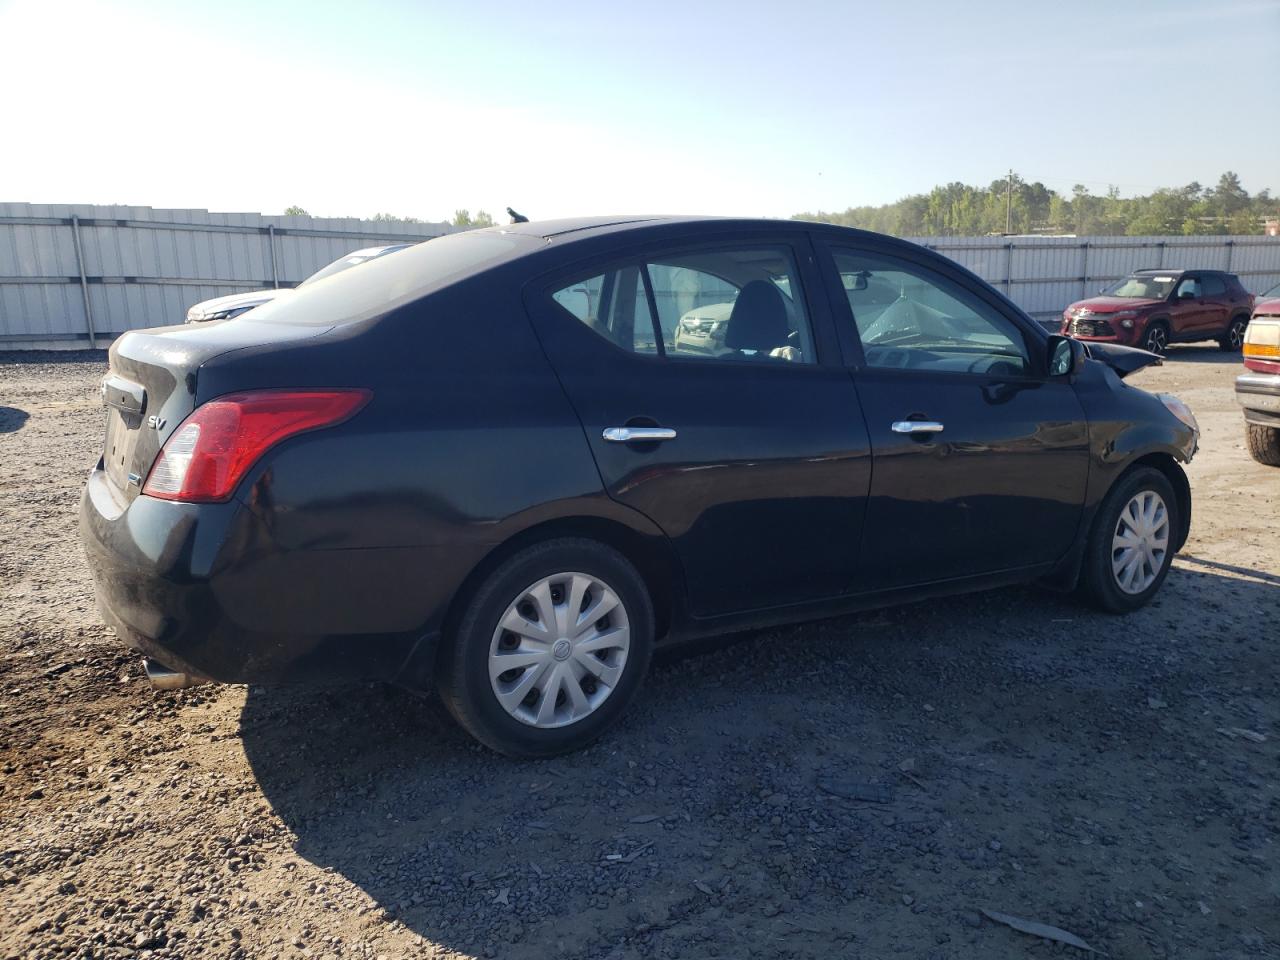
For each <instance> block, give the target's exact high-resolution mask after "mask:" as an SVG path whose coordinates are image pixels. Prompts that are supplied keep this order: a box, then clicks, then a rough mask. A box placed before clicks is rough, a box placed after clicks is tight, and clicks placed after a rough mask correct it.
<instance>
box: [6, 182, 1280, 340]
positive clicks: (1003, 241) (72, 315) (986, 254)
mask: <svg viewBox="0 0 1280 960" xmlns="http://www.w3.org/2000/svg"><path fill="white" fill-rule="evenodd" d="M77 229H78V232H79V242H80V250H81V253H82V255H83V256H82V257H81V256H77V250H76V234H77ZM454 229H456V228H454V227H452V226H450V225H448V224H444V223H383V222H376V221H370V220H351V219H336V218H321V217H290V216H264V215H262V214H259V213H211V212H209V211H208V210H167V209H166V210H161V209H153V208H151V207H129V206H91V205H85V204H72V205H69V204H27V203H0V349H4V348H6V347H9V348H13V347H29V346H52V345H59V344H61V345H66V346H83V345H87V344H88V342H89V329H90V320H91V319H92V325H93V328H94V330H95V331H96V332H97V333H98V334H99V335H100V337H101V339H102V340H103V341H104V342H105V341H107V340H109V339H110V338H111V337H113V336H115V335H116V334H119V333H122V332H124V331H126V330H134V329H139V328H142V327H154V326H160V325H164V324H170V323H180V322H181V321H182V320H183V319H184V317H185V314H186V310H187V307H189V306H190V305H191V304H193V303H197V302H199V301H201V300H207V299H209V298H211V297H217V296H223V295H225V294H230V293H239V292H244V291H249V290H257V289H261V288H263V287H270V286H272V285H273V284H276V283H278V284H279V285H280V286H294V285H296V284H297V283H299V282H300V281H302V280H304V279H305V278H306V277H308V276H309V275H310V274H312V273H314V272H315V271H316V270H317V269H319V268H320V267H322V266H324V265H325V264H326V263H329V262H331V261H333V260H336V259H337V258H338V257H341V256H343V255H344V254H346V253H350V252H351V251H352V250H355V249H358V248H360V247H367V246H375V245H378V244H385V243H393V242H396V241H397V240H404V241H408V242H414V241H417V240H425V239H429V238H431V237H436V236H440V235H441V234H444V233H449V232H452V231H453V230H454ZM915 242H916V243H919V244H922V245H924V246H926V247H929V248H930V249H933V250H937V251H938V252H940V253H942V254H944V255H945V256H947V257H950V258H951V259H953V260H955V261H956V262H957V263H960V264H962V265H963V266H965V267H967V268H969V269H970V270H972V271H973V272H974V273H976V274H978V276H980V277H982V278H983V279H985V280H987V281H988V282H990V283H992V284H994V285H995V286H996V287H998V288H999V289H1000V290H1002V291H1003V292H1004V293H1005V294H1007V295H1008V296H1009V298H1010V299H1012V300H1013V301H1014V302H1015V303H1016V304H1018V305H1019V306H1020V307H1022V309H1024V310H1026V311H1027V312H1028V313H1029V314H1031V315H1032V316H1033V317H1035V318H1036V319H1038V320H1041V321H1043V322H1046V323H1049V322H1052V321H1053V320H1054V319H1055V318H1056V317H1058V316H1059V315H1060V314H1061V312H1062V310H1063V308H1064V307H1066V305H1067V304H1069V303H1071V302H1072V301H1073V300H1078V299H1081V298H1082V297H1087V296H1091V295H1093V294H1095V293H1097V291H1098V289H1099V288H1100V287H1102V286H1103V285H1105V284H1107V283H1110V282H1111V281H1113V280H1116V279H1119V278H1120V277H1122V276H1124V275H1125V274H1127V273H1129V272H1130V271H1132V270H1136V269H1141V268H1143V267H1157V268H1158V267H1167V268H1171V269H1172V268H1175V267H1200V268H1205V269H1219V270H1230V271H1232V272H1233V273H1236V274H1238V275H1239V276H1240V279H1241V281H1242V282H1243V283H1244V285H1245V287H1246V288H1248V289H1249V290H1251V291H1252V292H1254V293H1260V292H1262V291H1264V290H1267V289H1269V288H1270V287H1272V286H1274V285H1276V284H1277V283H1280V238H1276V237H1262V236H1249V237H1221V236H1212V237H1180V236H1179V237H1034V236H1027V237H918V238H915ZM82 267H83V277H84V279H83V281H82V279H81V273H82ZM86 299H87V301H88V304H89V308H90V311H91V313H92V317H90V316H87V315H86V312H85V301H86Z"/></svg>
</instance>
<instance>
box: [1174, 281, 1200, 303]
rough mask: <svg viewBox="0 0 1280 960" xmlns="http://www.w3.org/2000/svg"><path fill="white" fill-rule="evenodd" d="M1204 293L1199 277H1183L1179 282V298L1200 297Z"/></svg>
mask: <svg viewBox="0 0 1280 960" xmlns="http://www.w3.org/2000/svg"><path fill="white" fill-rule="evenodd" d="M1203 295H1204V294H1203V293H1202V292H1201V290H1200V280H1199V278H1197V277H1183V278H1182V282H1181V283H1179V284H1178V299H1180V300H1181V299H1199V298H1200V297H1202V296H1203Z"/></svg>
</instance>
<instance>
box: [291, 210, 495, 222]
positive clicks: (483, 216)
mask: <svg viewBox="0 0 1280 960" xmlns="http://www.w3.org/2000/svg"><path fill="white" fill-rule="evenodd" d="M284 212H285V216H294V217H309V216H311V214H310V213H308V212H307V211H306V210H304V209H303V208H302V207H299V206H297V205H294V206H292V207H286V208H285V211H284ZM369 219H370V220H373V221H374V222H375V223H426V221H425V220H423V219H422V218H421V217H399V216H396V215H395V214H394V213H375V214H374V215H373V216H372V217H369ZM449 222H450V223H451V224H452V225H453V226H455V227H492V226H493V225H494V223H495V221H494V219H493V217H492V216H490V215H489V214H487V213H485V212H484V211H483V210H477V211H476V214H475V216H472V215H471V211H470V210H466V209H460V210H455V211H453V219H452V220H450V221H449Z"/></svg>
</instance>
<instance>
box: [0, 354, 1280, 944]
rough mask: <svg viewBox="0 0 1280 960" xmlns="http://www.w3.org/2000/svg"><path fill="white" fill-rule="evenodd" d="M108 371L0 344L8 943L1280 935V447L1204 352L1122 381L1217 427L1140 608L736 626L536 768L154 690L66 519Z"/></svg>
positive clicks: (304, 696) (468, 750)
mask: <svg viewBox="0 0 1280 960" xmlns="http://www.w3.org/2000/svg"><path fill="white" fill-rule="evenodd" d="M103 365H104V361H103V357H102V355H85V354H80V355H76V356H63V357H54V356H51V355H28V356H21V357H15V356H13V355H10V356H3V355H0V650H2V651H3V656H2V660H0V765H2V767H3V771H4V777H3V785H2V787H0V790H2V792H0V956H3V957H14V958H17V957H23V958H38V957H126V956H127V957H133V956H139V957H147V956H153V957H202V956H203V957H255V958H257V957H284V958H292V957H325V956H342V957H348V956H351V957H370V958H373V957H386V958H394V957H410V956H413V957H419V956H426V957H435V956H441V957H443V956H448V957H454V956H459V955H462V956H485V957H492V956H498V957H516V958H524V957H528V958H533V957H549V956H555V957H565V958H610V960H615V958H624V957H627V958H630V957H637V958H638V957H659V958H665V957H704V956H711V957H717V956H718V957H732V958H739V957H831V956H841V957H865V958H880V957H888V956H890V955H902V956H906V957H921V958H934V957H939V958H941V957H956V958H959V957H964V958H971V957H1019V956H1032V957H1035V956H1047V955H1050V954H1055V953H1059V952H1061V951H1064V950H1065V951H1066V952H1069V953H1074V952H1076V951H1075V950H1073V949H1071V948H1064V947H1061V946H1055V945H1053V944H1051V943H1050V941H1047V940H1042V939H1039V938H1036V937H1034V936H1028V935H1026V934H1023V933H1019V932H1015V931H1014V930H1012V929H1010V928H1009V927H1007V926H1004V925H1001V924H998V923H995V922H992V921H991V920H990V919H987V918H986V917H984V916H983V914H982V913H981V911H983V910H993V911H1001V912H1004V913H1008V914H1014V915H1017V916H1019V917H1023V918H1026V919H1031V920H1037V921H1040V922H1044V923H1049V924H1053V925H1055V926H1057V927H1061V928H1064V929H1065V930H1068V931H1070V932H1072V933H1074V934H1075V935H1077V936H1079V937H1081V938H1083V939H1085V940H1087V941H1088V943H1089V944H1091V945H1092V946H1093V947H1095V948H1097V949H1098V950H1101V951H1105V952H1107V953H1108V954H1110V955H1111V956H1113V957H1209V956H1213V957H1260V956H1269V957H1278V956H1280V846H1278V845H1277V838H1278V837H1280V801H1278V795H1277V759H1278V756H1280V722H1278V721H1280V683H1278V682H1277V678H1278V677H1280V667H1278V666H1277V646H1278V641H1280V470H1275V469H1268V468H1265V467H1262V466H1259V465H1257V464H1255V463H1253V462H1252V461H1251V460H1249V458H1248V455H1247V453H1246V452H1245V449H1244V444H1243V436H1242V427H1241V418H1240V412H1239V410H1238V409H1237V407H1236V406H1235V403H1234V400H1233V398H1232V395H1231V381H1232V378H1233V377H1234V376H1235V374H1236V371H1237V364H1236V363H1234V362H1231V361H1230V360H1229V359H1227V358H1224V357H1223V355H1221V354H1219V353H1217V352H1216V351H1215V350H1212V349H1209V348H1201V347H1186V348H1181V349H1177V348H1175V350H1174V351H1173V355H1172V357H1171V358H1170V362H1169V363H1168V364H1167V365H1166V366H1164V367H1163V368H1160V369H1156V370H1151V371H1145V372H1143V373H1142V374H1140V375H1139V376H1138V377H1137V378H1136V381H1137V382H1139V383H1141V384H1142V385H1143V386H1145V387H1148V388H1152V387H1155V388H1159V389H1165V390H1171V391H1174V392H1176V393H1178V394H1179V395H1180V396H1182V397H1183V398H1184V399H1186V400H1187V401H1188V402H1189V403H1190V404H1191V406H1192V408H1193V409H1194V410H1195V411H1196V413H1197V414H1198V416H1199V417H1200V421H1201V425H1202V427H1203V429H1204V438H1203V442H1202V450H1201V453H1200V455H1199V456H1198V457H1197V459H1196V461H1195V462H1194V463H1193V464H1192V465H1191V466H1190V468H1189V473H1190V476H1191V483H1192V487H1193V490H1194V495H1195V505H1196V513H1195V517H1194V522H1193V526H1192V533H1191V540H1190V542H1189V543H1188V544H1187V546H1186V549H1185V551H1184V553H1183V555H1182V556H1181V557H1179V559H1178V560H1177V561H1176V563H1175V565H1174V569H1173V571H1172V573H1171V574H1170V576H1169V579H1168V581H1167V583H1166V585H1165V588H1164V591H1163V593H1162V594H1161V596H1160V598H1159V600H1158V601H1157V602H1156V603H1155V604H1154V605H1152V606H1151V607H1149V608H1148V609H1146V610H1144V611H1142V612H1140V613H1138V614H1135V615H1132V616H1130V617H1127V618H1113V617H1109V616H1104V615H1101V614H1096V613H1093V612H1090V611H1088V610H1085V609H1083V608H1081V607H1078V606H1076V605H1075V604H1074V603H1073V602H1071V601H1070V600H1069V599H1066V598H1061V597H1058V596H1055V595H1052V594H1047V593H1043V592H1040V591H1038V590H1034V589H1011V590H1003V591H998V592H993V593H987V594H983V595H979V596H973V597H968V598H963V599H957V600H946V601H941V602H931V603H924V604H917V605H915V606H911V607H906V608H898V609H893V610H888V611H883V612H878V613H872V614H867V615H864V616H858V617H851V618H845V619H842V620H837V621H829V622H825V623H821V624H815V625H809V626H804V627H795V628H789V629H785V630H777V631H770V632H765V633H760V634H756V635H752V636H750V637H746V638H743V639H741V640H740V641H739V642H736V643H733V644H729V645H723V646H720V647H719V648H717V649H716V650H714V651H712V652H703V653H700V654H698V655H695V656H686V657H684V658H681V659H679V660H669V662H666V663H664V664H663V665H661V666H659V668H658V669H657V671H656V673H655V675H654V676H653V677H652V679H651V680H650V682H649V684H648V686H647V688H646V690H645V692H644V693H642V695H641V697H640V699H639V702H638V704H637V706H636V708H635V709H633V710H632V711H631V713H630V714H629V716H628V717H627V719H626V721H625V722H624V723H623V724H622V726H621V728H620V729H619V730H617V731H616V732H615V733H613V734H612V735H611V736H608V737H607V738H606V739H605V740H604V741H602V742H601V743H599V744H597V745H596V746H594V747H592V748H591V749H589V750H587V751H585V752H583V753H579V754H577V755H574V756H570V757H567V758H562V759H558V760H554V761H546V762H539V763H516V762H511V761H507V760H503V759H500V758H498V757H495V756H494V755H492V754H490V753H488V752H486V751H485V750H483V749H481V748H479V747H477V746H475V745H473V744H472V743H471V742H470V741H469V740H468V739H467V738H466V737H465V736H464V735H463V734H462V733H461V732H460V731H459V730H457V729H456V728H455V727H454V726H453V725H452V723H450V722H449V721H448V720H447V719H446V717H445V716H444V714H443V711H442V710H441V709H440V708H439V707H438V706H437V705H435V704H434V703H432V702H430V701H420V700H416V699H414V698H412V697H410V696H408V695H405V694H402V693H399V692H397V691H394V690H388V689H384V688H380V687H376V686H359V687H353V688H349V689H334V690H305V689H259V688H256V687H254V688H245V687H223V688H200V689H196V690H191V691H185V692H182V693H167V694H166V693H155V692H152V691H151V690H150V689H149V688H148V686H147V685H146V682H145V680H144V679H143V677H142V674H141V670H140V668H139V665H138V663H137V661H136V659H135V658H134V657H132V656H130V655H128V654H127V653H126V652H124V651H123V650H122V648H121V647H120V646H118V645H117V643H116V642H115V640H114V639H113V637H112V636H111V635H110V634H109V633H108V631H107V630H106V629H105V628H104V627H102V626H101V625H100V624H99V622H98V619H97V616H96V614H95V612H94V609H93V603H92V598H91V593H90V586H89V582H88V574H87V571H86V568H85V565H84V562H83V560H82V559H81V554H80V549H79V544H78V540H77V534H76V503H77V500H78V497H79V494H80V487H81V483H82V481H83V478H84V475H85V472H86V471H87V470H88V468H89V466H90V464H91V462H92V461H93V460H94V459H95V458H96V456H97V453H98V449H99V444H100V441H101V437H100V432H101V430H102V422H103V414H102V410H101V407H100V405H99V402H98V397H97V382H98V378H99V377H100V375H101V373H102V372H103ZM832 781H836V782H839V783H843V784H849V783H852V784H855V785H858V786H859V790H860V792H862V793H864V794H866V795H867V796H869V797H870V799H866V800H851V799H846V798H843V797H840V796H836V795H834V794H832V793H830V792H828V791H826V790H824V789H823V788H822V785H825V786H828V787H830V786H831V785H832ZM876 788H878V789H879V793H880V795H879V796H876V795H875V794H876V793H877V789H876ZM879 801H884V802H879Z"/></svg>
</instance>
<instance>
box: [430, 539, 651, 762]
mask: <svg viewBox="0 0 1280 960" xmlns="http://www.w3.org/2000/svg"><path fill="white" fill-rule="evenodd" d="M653 630H654V628H653V606H652V604H651V602H650V599H649V594H648V590H647V589H646V587H645V583H644V580H643V579H642V578H641V576H640V574H639V573H638V572H637V571H636V569H635V567H633V566H632V565H631V563H630V562H628V561H627V560H626V558H624V557H623V556H622V555H620V554H619V553H617V552H616V551H614V550H612V549H610V548H609V547H606V546H604V545H603V544H600V543H597V542H595V541H592V540H583V539H577V538H565V539H560V540H551V541H548V542H546V543H541V544H537V545H535V546H532V547H528V548H526V549H525V550H522V551H520V552H519V553H517V554H515V555H514V556H512V557H511V558H509V559H508V560H507V561H506V562H504V563H503V564H502V565H501V566H500V567H498V568H497V569H496V570H495V571H494V572H493V573H492V574H490V576H489V577H488V578H487V579H486V580H485V581H484V583H483V584H481V586H480V588H479V589H478V590H477V591H476V593H475V595H474V596H473V597H472V598H471V601H470V602H469V603H468V604H467V607H466V610H465V612H464V613H463V615H462V617H461V619H460V620H459V622H458V626H457V629H455V630H454V631H453V633H452V636H450V637H448V638H446V646H445V647H444V649H443V650H442V663H441V669H440V672H439V681H438V682H439V685H440V692H441V696H442V697H443V699H444V703H445V706H446V707H448V709H449V711H450V712H451V713H452V714H453V715H454V717H456V718H457V720H458V722H459V723H460V724H462V726H463V727H464V728H465V729H466V730H467V732H468V733H470V734H471V735H472V736H474V737H475V738H476V739H477V740H479V741H480V742H481V743H483V744H485V745H486V746H489V747H491V748H493V749H494V750H497V751H498V752H499V753H504V754H506V755H507V756H511V757H548V756H553V755H555V754H558V753H565V752H567V751H570V750H576V749H578V748H579V747H582V746H585V745H586V744H588V743H590V742H591V741H592V740H594V739H595V738H596V737H598V736H599V735H600V734H601V733H603V732H604V731H605V730H606V729H607V728H608V727H609V726H610V725H611V724H612V723H613V722H614V721H615V720H617V718H618V717H619V716H620V715H621V714H622V712H623V710H625V709H626V706H627V704H628V703H629V702H630V700H631V698H632V697H633V696H634V695H635V693H636V691H637V690H638V689H639V687H640V683H641V680H642V679H643V677H644V674H645V672H646V670H647V669H648V666H649V660H650V658H651V656H652V652H653Z"/></svg>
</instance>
